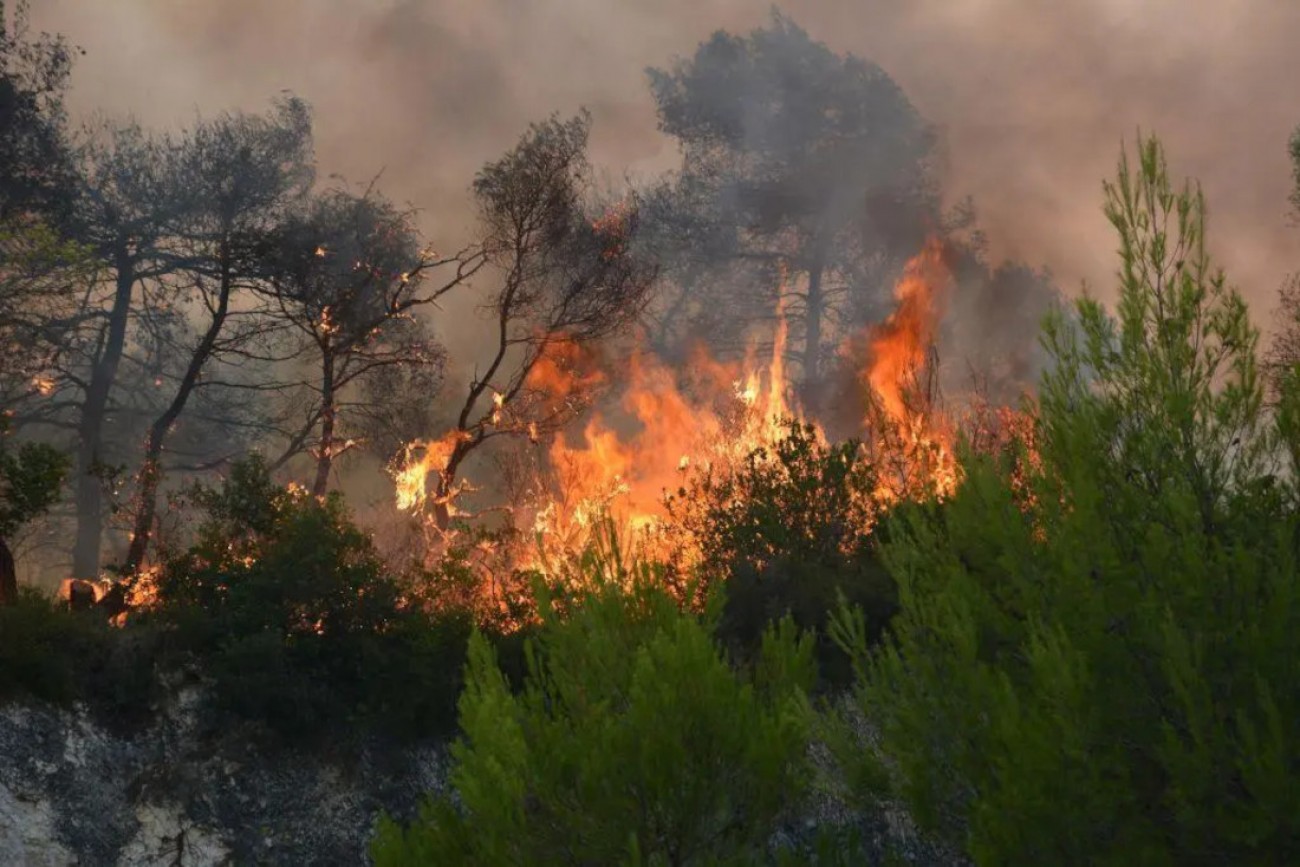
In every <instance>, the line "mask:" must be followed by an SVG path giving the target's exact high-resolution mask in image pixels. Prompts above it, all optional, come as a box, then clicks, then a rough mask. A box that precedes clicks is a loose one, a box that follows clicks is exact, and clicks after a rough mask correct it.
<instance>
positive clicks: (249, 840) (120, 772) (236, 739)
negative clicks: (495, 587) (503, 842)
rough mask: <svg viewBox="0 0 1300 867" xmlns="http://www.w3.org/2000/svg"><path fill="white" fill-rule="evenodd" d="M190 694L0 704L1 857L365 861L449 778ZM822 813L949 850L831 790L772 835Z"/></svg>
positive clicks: (418, 752) (394, 755) (433, 763)
mask: <svg viewBox="0 0 1300 867" xmlns="http://www.w3.org/2000/svg"><path fill="white" fill-rule="evenodd" d="M199 699H200V696H199V693H198V692H197V690H195V689H184V690H180V691H179V692H178V693H177V694H176V697H175V698H174V699H173V700H172V701H171V702H170V703H169V705H168V707H166V708H162V709H160V710H159V713H158V714H157V716H156V717H155V719H154V721H153V722H152V723H151V724H150V725H148V726H147V727H144V728H137V729H134V730H117V729H114V728H110V727H107V726H105V725H104V724H102V723H100V722H97V721H96V720H94V719H92V718H91V716H90V715H89V714H88V713H87V712H86V711H85V710H84V709H74V710H61V709H55V708H49V707H40V706H23V705H8V706H4V707H0V865H4V867H8V865H39V867H46V865H50V867H53V865H73V864H76V865H157V867H161V865H183V867H200V865H203V867H207V865H234V864H239V865H245V864H286V865H331V864H347V865H354V864H364V863H366V860H367V859H366V846H367V843H368V841H369V838H370V836H371V834H372V833H373V831H374V826H375V822H376V820H377V819H378V817H379V815H380V813H381V812H384V811H387V812H389V813H391V814H393V815H396V816H399V817H410V816H412V815H414V813H415V811H416V810H417V809H418V806H419V804H420V802H421V800H422V799H423V798H424V797H425V794H426V793H427V792H429V791H431V790H437V789H440V788H441V787H442V786H443V785H444V783H445V779H446V751H445V749H444V748H442V747H441V746H439V745H437V744H428V745H423V746H419V745H415V746H413V745H397V744H391V743H390V744H378V743H375V744H370V745H362V746H357V745H351V746H350V747H349V748H348V749H346V750H344V749H338V750H334V751H331V750H329V749H322V748H321V746H320V745H314V746H313V747H312V748H310V749H309V748H307V747H306V746H298V747H295V746H294V745H285V744H279V745H269V744H268V743H267V742H265V740H264V739H261V738H258V737H256V736H255V733H254V732H253V731H252V730H251V729H250V730H248V731H236V730H230V729H221V728H216V727H213V726H211V725H208V724H205V715H204V714H202V713H201V711H200V701H199ZM331 752H333V753H334V754H333V755H331V754H330V753H331ZM828 828H839V829H844V828H852V829H853V830H854V831H855V832H856V834H855V836H856V838H857V842H858V846H860V847H861V848H860V849H859V851H858V853H857V855H856V856H855V857H854V858H852V859H851V860H850V861H848V862H846V861H845V860H844V859H843V855H842V854H839V855H837V856H836V857H832V858H831V859H829V860H830V861H831V862H832V863H838V864H844V863H858V859H859V858H860V859H862V860H861V861H860V863H864V864H883V863H891V864H897V863H905V864H922V865H950V864H958V863H960V860H959V859H955V858H953V857H952V856H951V855H949V854H946V853H944V852H943V851H942V850H941V849H940V848H938V847H935V846H934V845H932V844H931V843H929V842H928V841H926V840H924V839H923V838H922V837H921V836H919V835H918V834H917V833H916V832H915V830H914V829H913V828H912V826H911V823H910V822H909V821H908V819H907V817H906V816H905V815H904V814H903V813H902V812H901V811H896V810H887V811H882V812H881V813H879V814H878V815H872V816H861V815H855V814H854V813H853V812H852V811H850V810H848V809H847V808H846V807H844V805H842V804H837V803H835V802H834V801H833V800H830V799H826V798H823V799H821V800H820V802H819V803H817V804H815V805H814V806H813V807H812V808H810V809H809V810H808V811H806V814H805V815H800V816H798V817H797V818H795V819H794V820H792V821H791V822H790V823H789V824H788V825H787V826H786V828H785V829H783V830H782V831H781V832H780V833H779V834H777V835H776V837H775V838H774V839H773V845H774V849H781V850H785V851H786V852H787V853H789V852H791V851H800V850H802V851H803V852H805V853H809V854H811V851H812V850H814V849H815V848H816V843H815V841H816V840H817V839H818V838H819V837H824V836H825V835H824V834H822V833H820V832H823V831H825V830H826V829H828ZM855 848H856V847H855ZM823 851H824V846H823ZM796 860H804V859H796Z"/></svg>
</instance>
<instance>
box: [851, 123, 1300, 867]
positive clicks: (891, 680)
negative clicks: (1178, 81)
mask: <svg viewBox="0 0 1300 867" xmlns="http://www.w3.org/2000/svg"><path fill="white" fill-rule="evenodd" d="M1138 156H1139V160H1138V163H1137V165H1136V166H1134V167H1130V165H1129V163H1128V160H1127V157H1125V158H1123V159H1121V162H1120V167H1119V174H1118V178H1117V180H1116V181H1115V182H1113V183H1108V184H1107V185H1106V215H1107V217H1108V218H1109V219H1110V221H1111V223H1112V224H1113V225H1114V227H1115V229H1116V231H1117V233H1118V235H1119V238H1120V255H1121V267H1120V271H1119V276H1120V300H1119V304H1118V307H1117V316H1116V318H1112V317H1111V316H1110V315H1109V314H1107V312H1106V311H1105V310H1104V309H1103V308H1102V306H1101V305H1100V304H1099V303H1098V302H1096V301H1095V300H1092V299H1089V298H1085V299H1083V300H1081V301H1080V302H1078V304H1077V305H1076V309H1075V315H1076V321H1073V322H1072V321H1069V320H1067V319H1066V318H1065V317H1064V316H1063V315H1059V314H1058V315H1057V316H1056V317H1054V318H1053V319H1052V320H1051V321H1049V324H1048V327H1047V329H1046V331H1045V333H1044V340H1045V345H1046V347H1047V349H1048V351H1049V353H1050V355H1051V357H1052V361H1053V366H1052V367H1051V368H1050V369H1049V371H1048V372H1047V373H1046V374H1045V375H1044V378H1043V381H1042V387H1041V389H1040V404H1039V411H1038V420H1037V424H1036V428H1035V430H1034V432H1033V439H1034V449H1035V451H1034V454H1033V459H1032V460H1021V461H1019V462H1018V465H1017V466H1014V467H1013V466H1012V465H1010V464H1008V463H1007V462H1004V461H1000V460H997V459H994V458H990V457H982V458H981V457H976V456H973V455H967V457H966V459H965V478H964V481H963V484H962V486H961V487H960V489H959V490H958V491H957V492H956V493H955V494H954V496H953V497H952V498H951V499H950V500H948V501H947V502H945V503H944V504H942V505H941V506H933V505H930V506H915V507H909V508H905V509H903V510H902V511H901V513H900V517H899V519H898V520H897V521H896V522H895V523H894V524H893V526H892V535H891V540H890V541H889V542H888V543H887V544H886V545H885V548H884V557H885V560H886V563H887V564H888V565H889V567H890V569H891V571H892V572H893V574H894V576H895V578H896V579H897V580H898V583H899V595H900V600H901V611H900V614H899V615H898V617H897V618H896V619H895V621H894V628H893V637H892V639H891V641H890V642H889V643H888V644H887V645H886V646H885V647H884V648H883V649H881V650H879V651H875V652H872V651H869V650H868V649H867V641H866V638H865V636H864V634H863V630H862V629H861V628H860V622H859V621H857V620H856V619H855V618H853V617H851V616H845V617H841V618H840V619H839V620H838V626H837V635H838V637H839V639H840V640H841V642H842V643H843V644H844V645H845V646H846V648H850V649H852V651H853V652H854V653H855V656H856V660H857V664H858V666H859V677H860V686H859V690H858V693H857V696H858V700H859V707H860V709H861V711H862V712H863V713H865V714H867V715H868V717H869V718H870V719H871V720H872V722H873V724H874V725H875V726H876V727H877V729H878V731H879V733H880V742H879V744H880V758H883V760H884V761H883V763H877V764H880V767H879V768H878V770H880V771H881V772H883V773H884V775H886V776H888V777H892V779H893V781H894V783H895V784H896V785H897V786H898V789H899V791H900V792H901V794H902V795H903V796H904V797H905V798H906V800H907V801H908V803H909V804H910V806H911V808H912V810H913V813H914V814H915V815H916V816H917V818H918V819H920V820H922V821H923V822H924V823H925V824H927V825H928V826H930V827H933V828H936V829H938V830H940V831H942V832H944V833H945V834H946V835H947V836H948V837H949V839H951V840H953V841H954V842H956V843H958V844H964V845H965V847H966V848H967V850H968V851H969V852H970V854H971V855H973V856H974V858H975V860H976V861H977V862H978V863H988V864H1005V863H1062V864H1072V863H1077V864H1083V863H1087V864H1097V863H1110V864H1128V863H1134V862H1140V863H1144V864H1220V863H1254V864H1285V863H1292V862H1294V861H1295V859H1296V858H1297V855H1298V854H1300V850H1297V844H1296V841H1297V840H1298V839H1300V833H1298V832H1300V826H1298V825H1297V819H1296V817H1297V816H1298V815H1300V801H1298V800H1297V795H1296V792H1295V788H1294V786H1293V785H1291V780H1292V779H1293V777H1294V774H1295V769H1296V767H1297V766H1300V751H1298V748H1297V742H1296V740H1295V738H1294V737H1292V736H1291V731H1290V728H1289V727H1288V723H1287V722H1286V721H1287V720H1292V719H1295V718H1296V715H1297V714H1298V713H1300V689H1298V688H1297V683H1296V681H1295V678H1294V677H1293V675H1292V674H1291V671H1290V668H1291V660H1293V659H1294V658H1295V656H1296V654H1297V653H1298V652H1300V593H1298V592H1297V590H1298V589H1300V586H1298V585H1297V583H1296V574H1297V562H1300V560H1298V558H1300V550H1298V549H1297V545H1296V540H1297V539H1300V514H1298V513H1297V509H1296V505H1297V494H1300V489H1298V488H1297V485H1296V481H1295V480H1296V476H1295V475H1294V464H1293V466H1292V467H1291V469H1290V470H1289V471H1288V472H1287V473H1286V474H1284V473H1283V466H1284V460H1285V458H1286V455H1287V452H1288V446H1290V445H1291V444H1293V443H1294V442H1296V431H1297V429H1298V428H1297V426H1296V419H1300V404H1297V403H1296V402H1295V401H1296V400H1297V397H1300V389H1297V388H1296V387H1295V383H1294V382H1292V383H1290V384H1289V386H1288V388H1287V389H1286V390H1285V392H1284V398H1283V402H1282V404H1281V406H1280V407H1279V410H1278V412H1276V413H1274V414H1268V413H1265V412H1264V411H1263V409H1262V398H1263V395H1262V389H1261V385H1260V379H1259V376H1258V371H1257V366H1256V358H1255V353H1256V346H1257V342H1258V334H1257V332H1256V331H1255V330H1254V329H1253V328H1252V327H1251V325H1250V321H1249V316H1248V312H1247V309H1246V305H1245V303H1244V302H1243V300H1242V298H1241V296H1240V295H1239V294H1238V293H1237V292H1236V291H1235V290H1232V289H1230V288H1229V287H1228V286H1227V284H1226V282H1225V280H1224V277H1223V275H1222V273H1221V272H1219V271H1217V270H1216V269H1214V268H1213V266H1212V264H1211V261H1210V258H1209V255H1208V254H1207V252H1206V247H1205V204H1204V199H1203V198H1202V195H1201V193H1200V191H1199V190H1198V189H1196V188H1194V187H1192V186H1190V185H1184V186H1182V187H1181V188H1179V187H1175V186H1174V184H1173V183H1172V182H1171V181H1170V179H1169V176H1168V171H1167V168H1166V164H1165V158H1164V154H1163V151H1162V149H1161V147H1160V145H1159V144H1158V143H1157V142H1156V141H1155V140H1141V141H1140V142H1139V144H1138ZM1290 452H1291V454H1292V456H1294V455H1295V454H1296V452H1295V449H1294V448H1293V447H1292V448H1290ZM1013 470H1016V471H1017V472H1013ZM861 758H862V757H861V756H860V755H859V756H856V757H854V759H851V761H854V760H857V759H861ZM871 763H872V762H870V761H869V762H868V764H871Z"/></svg>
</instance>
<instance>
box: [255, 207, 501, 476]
mask: <svg viewBox="0 0 1300 867" xmlns="http://www.w3.org/2000/svg"><path fill="white" fill-rule="evenodd" d="M277 256H278V261H277V264H276V274H275V277H274V278H273V280H272V284H273V301H272V303H273V305H274V307H275V310H276V315H277V316H278V317H279V318H280V319H281V320H282V321H283V322H284V323H285V324H286V325H287V327H288V328H289V329H290V331H291V332H292V335H293V336H292V337H291V339H292V340H297V341H301V344H300V345H301V346H302V347H305V350H306V351H307V352H308V353H310V356H311V362H310V363H311V365H312V369H313V372H314V376H315V380H314V382H311V383H309V384H308V385H307V386H306V387H307V390H308V392H309V394H310V397H309V398H308V400H307V401H306V408H305V412H304V413H303V415H304V416H305V418H304V420H303V422H302V423H301V425H300V426H299V427H298V428H297V430H295V431H293V432H292V433H290V435H289V437H288V442H287V444H286V445H285V448H284V450H283V451H282V453H281V455H280V457H279V458H278V459H277V460H275V461H274V462H273V463H272V465H273V466H280V465H282V464H284V463H285V462H287V461H288V460H289V459H290V458H292V457H293V456H295V455H297V454H299V453H301V451H302V450H303V449H304V448H307V447H310V448H311V450H312V452H313V455H314V459H315V464H316V466H315V473H314V480H313V482H312V486H311V490H312V492H313V493H314V494H316V495H317V496H322V495H324V493H325V492H326V490H327V488H328V486H329V479H330V471H331V468H332V467H333V466H334V462H335V460H336V459H337V458H338V457H339V456H340V455H341V454H343V452H344V451H346V450H347V449H348V448H349V447H350V446H351V444H352V443H353V442H354V439H353V437H354V436H361V435H363V432H364V433H370V434H371V435H372V436H381V437H382V436H384V434H385V433H387V434H388V437H387V438H386V439H387V445H388V446H389V448H394V449H395V446H396V444H395V443H394V442H393V440H395V439H396V440H400V441H405V440H406V439H413V438H414V437H415V436H417V435H418V434H420V433H424V432H425V431H427V430H428V427H427V424H428V423H431V420H430V419H429V418H428V411H429V408H430V407H432V405H433V403H434V401H433V395H435V394H436V393H437V390H438V386H439V385H440V380H441V375H442V366H443V360H444V353H443V351H442V348H441V347H440V346H439V345H438V344H437V342H436V341H435V340H434V339H433V337H432V336H431V335H430V334H428V333H427V329H426V327H425V326H424V324H423V323H422V322H421V321H420V320H419V319H417V318H416V314H417V312H418V311H420V310H421V309H422V308H426V307H429V306H430V305H432V304H434V303H435V302H436V301H437V300H438V299H439V298H441V297H442V296H444V295H446V294H447V293H448V292H450V291H452V290H453V289H455V288H456V287H458V286H460V285H462V284H463V283H464V282H465V281H466V280H468V279H470V278H471V277H472V276H473V275H474V274H475V273H476V272H477V271H478V270H479V269H480V268H481V267H482V266H483V262H484V258H485V257H484V254H483V253H482V251H480V250H477V249H472V248H467V249H465V250H462V251H460V252H459V253H457V254H455V255H453V256H451V257H448V258H442V257H439V256H437V255H436V254H434V253H433V252H432V251H430V250H428V249H423V248H421V246H420V243H419V236H418V234H417V233H416V230H415V228H414V226H413V225H412V223H411V216H410V215H409V214H404V213H400V212H398V211H397V210H396V209H395V208H394V207H393V206H392V205H391V204H390V203H389V202H387V201H386V200H384V199H383V198H382V197H380V196H378V195H377V194H375V193H374V192H373V191H370V190H367V191H366V193H365V194H364V195H362V196H355V195H352V194H350V193H347V192H344V191H341V190H335V191H331V192H327V193H325V194H322V195H320V196H317V197H316V198H314V199H313V200H312V202H311V203H310V205H309V207H308V208H307V209H306V211H305V212H304V213H302V214H300V215H297V216H295V218H294V219H293V220H291V221H290V222H289V223H288V224H287V225H286V227H285V228H284V229H283V230H282V232H281V236H280V242H279V251H278V253H277ZM444 272H445V273H444ZM430 275H433V276H434V278H435V279H434V281H433V282H432V284H430V283H428V282H426V281H427V278H428V277H429V276H430ZM416 407H418V408H419V409H422V410H423V411H415V412H414V413H412V410H413V409H416ZM410 414H414V416H415V424H414V425H412V424H407V425H401V424H397V423H396V422H397V420H398V419H399V418H400V417H401V416H403V415H410ZM413 427H418V430H413V429H412V428H413ZM391 454H392V452H389V454H388V455H386V457H390V456H391Z"/></svg>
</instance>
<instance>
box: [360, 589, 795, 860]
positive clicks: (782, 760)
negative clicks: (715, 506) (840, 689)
mask: <svg viewBox="0 0 1300 867" xmlns="http://www.w3.org/2000/svg"><path fill="white" fill-rule="evenodd" d="M633 572H634V573H635V574H634V575H633V576H631V577H630V578H629V580H628V584H630V586H629V587H628V589H625V590H624V589H619V588H620V586H622V585H620V584H617V583H603V582H596V584H595V586H593V587H591V588H590V589H589V590H587V591H585V592H583V593H581V594H578V595H577V596H571V597H570V598H569V599H567V600H566V603H567V604H566V605H564V606H563V616H561V613H560V610H559V609H557V608H556V607H555V606H553V605H551V604H549V602H548V601H547V600H543V604H542V606H541V607H542V612H543V618H544V625H543V626H542V628H541V630H540V632H539V634H538V637H537V639H536V640H535V641H531V642H530V643H529V649H528V657H529V674H528V678H527V682H526V685H525V688H524V689H523V691H522V692H521V693H520V694H517V695H516V694H512V693H511V691H510V689H509V686H508V684H507V682H506V679H505V677H504V676H503V675H502V673H501V671H500V670H499V668H498V666H497V662H496V657H495V654H494V653H493V651H492V649H491V647H490V646H489V644H488V642H487V641H486V640H485V639H484V638H483V637H482V636H481V635H475V637H474V638H473V639H472V640H471V643H470V660H469V665H468V672H467V684H466V689H465V692H464V694H463V695H462V697H461V700H460V722H461V728H462V731H463V732H464V734H463V737H462V738H461V739H460V740H459V741H458V742H457V743H456V744H455V746H454V747H453V756H454V761H455V765H454V768H453V770H452V775H451V782H452V785H453V786H454V790H455V795H454V796H446V797H443V798H440V799H438V800H435V801H433V802H431V803H430V804H429V805H428V806H427V807H426V808H425V810H424V811H423V813H422V814H421V816H420V818H419V819H418V820H417V821H416V822H415V823H414V824H413V825H412V826H411V827H409V828H407V829H402V828H400V827H399V826H397V825H395V824H393V823H392V822H390V821H385V822H384V823H383V825H382V826H381V829H380V832H379V835H378V837H377V838H376V841H375V844H374V846H373V855H374V858H375V861H376V863H377V864H380V865H388V864H552V863H579V864H617V863H629V864H723V863H734V864H749V863H753V862H754V860H755V858H757V857H759V856H760V855H761V853H762V851H763V848H764V846H765V844H766V841H767V840H768V838H769V837H770V835H771V833H772V831H773V829H774V826H775V822H776V820H777V819H778V817H779V816H780V815H781V814H782V812H783V811H784V810H785V809H786V808H787V807H790V806H793V805H796V804H798V803H799V799H800V794H801V791H802V785H803V782H804V769H805V764H804V752H805V745H806V742H807V741H806V737H807V711H806V705H805V701H804V698H803V696H804V689H805V688H806V687H807V686H808V683H809V681H810V680H811V677H812V657H811V653H812V646H811V643H810V642H809V641H808V639H807V638H806V637H799V636H798V635H797V631H796V630H795V628H794V626H793V624H791V623H790V622H789V621H788V620H786V621H783V622H782V623H781V624H780V625H779V626H774V627H773V628H772V629H769V630H768V632H767V633H766V635H765V636H764V639H763V647H762V651H761V653H760V654H759V658H758V664H757V665H756V666H755V668H754V670H753V671H752V673H751V674H745V675H738V674H737V673H736V672H735V671H733V670H732V668H731V667H730V666H729V665H728V663H727V662H726V660H725V658H724V657H723V655H722V653H721V652H720V649H719V647H718V646H717V645H716V644H715V642H714V640H713V638H712V636H711V630H710V627H711V625H712V624H711V622H710V621H709V620H708V619H700V618H698V617H696V616H693V615H690V614H684V613H682V612H681V611H680V610H679V608H678V607H677V603H676V602H675V601H674V599H673V598H672V597H671V596H670V595H669V594H668V593H667V592H665V591H664V590H663V589H662V588H661V587H660V586H657V583H656V582H657V581H658V579H657V578H656V577H655V576H653V575H651V574H650V572H649V570H633Z"/></svg>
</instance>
